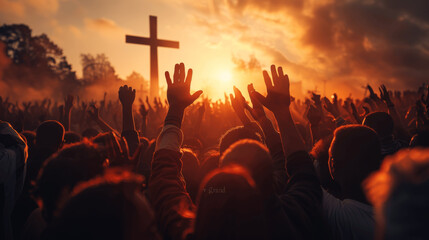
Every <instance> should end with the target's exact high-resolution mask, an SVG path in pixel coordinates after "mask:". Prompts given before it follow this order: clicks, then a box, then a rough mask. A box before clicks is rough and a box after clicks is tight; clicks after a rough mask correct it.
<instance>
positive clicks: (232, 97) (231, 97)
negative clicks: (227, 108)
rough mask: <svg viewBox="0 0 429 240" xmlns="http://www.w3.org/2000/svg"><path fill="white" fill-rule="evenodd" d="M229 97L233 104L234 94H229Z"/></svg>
mask: <svg viewBox="0 0 429 240" xmlns="http://www.w3.org/2000/svg"><path fill="white" fill-rule="evenodd" d="M229 99H230V100H231V103H232V104H234V103H235V98H234V95H232V93H230V94H229Z"/></svg>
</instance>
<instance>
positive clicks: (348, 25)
mask: <svg viewBox="0 0 429 240" xmlns="http://www.w3.org/2000/svg"><path fill="white" fill-rule="evenodd" d="M210 3H211V4H206V5H205V6H204V5H203V4H198V5H196V4H193V3H192V2H187V4H188V6H190V7H193V9H194V13H193V15H194V16H195V20H196V21H195V23H196V24H198V25H199V26H200V27H202V28H204V29H207V33H209V34H213V35H214V36H216V37H217V38H220V39H228V40H230V39H232V41H236V45H235V46H239V48H241V49H245V48H246V49H245V50H246V51H247V52H249V54H253V53H254V54H255V56H256V57H257V58H258V59H259V60H260V61H261V63H262V65H265V66H266V65H269V64H271V63H275V64H280V65H285V66H287V67H288V68H289V69H290V71H291V72H292V75H293V76H295V79H296V80H299V81H302V82H303V85H304V86H305V87H306V88H307V89H314V88H315V87H316V85H318V86H319V89H320V88H321V87H320V86H322V85H324V84H323V82H326V86H327V88H328V92H327V93H329V92H330V91H339V92H342V93H343V95H348V94H349V92H353V93H355V94H356V93H359V92H360V93H362V90H361V89H360V87H361V85H365V84H366V83H371V84H375V85H376V84H380V83H385V84H386V85H387V86H388V87H390V88H393V89H406V88H408V89H409V88H415V87H417V86H420V85H421V83H422V82H425V81H427V76H428V75H429V68H428V67H427V66H428V64H429V35H428V29H429V15H428V14H427V12H428V11H429V9H428V4H427V1H426V0H417V1H413V2H412V3H411V2H407V1H402V0H373V1H360V0H350V1H340V0H326V1H316V0H299V1H298V0H296V1H282V0H266V1H258V0H239V1H210ZM249 46H250V47H249ZM239 50H240V49H234V51H239ZM255 51H257V52H255ZM233 53H234V52H233ZM270 61H271V62H270Z"/></svg>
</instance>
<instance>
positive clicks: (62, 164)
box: [35, 140, 106, 222]
mask: <svg viewBox="0 0 429 240" xmlns="http://www.w3.org/2000/svg"><path fill="white" fill-rule="evenodd" d="M105 166H106V158H105V157H104V156H103V154H102V153H101V152H100V149H99V148H98V146H97V145H95V144H93V143H92V142H90V141H89V140H84V141H82V142H80V143H76V144H70V145H67V146H65V147H64V148H63V149H61V150H60V151H59V152H57V153H55V154H54V155H52V156H51V157H50V158H49V159H48V160H47V161H46V162H45V165H44V166H43V168H42V169H41V171H40V173H39V176H38V179H37V185H36V192H35V194H36V196H37V198H39V199H40V203H41V205H42V213H43V216H44V218H45V219H46V220H47V221H48V222H49V221H51V220H52V219H53V218H54V216H55V215H57V214H58V211H59V210H60V209H61V206H62V204H63V203H64V202H65V200H67V199H68V197H69V194H70V192H71V191H72V189H73V187H74V186H75V185H76V184H78V183H79V182H82V181H87V180H89V179H91V178H93V177H95V176H97V175H99V174H101V173H102V172H103V170H104V168H105Z"/></svg>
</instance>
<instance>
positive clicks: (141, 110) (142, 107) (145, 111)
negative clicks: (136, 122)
mask: <svg viewBox="0 0 429 240" xmlns="http://www.w3.org/2000/svg"><path fill="white" fill-rule="evenodd" d="M139 102H140V108H139V113H140V115H141V116H142V117H146V116H147V115H148V113H149V108H146V107H145V105H144V103H143V100H142V99H141V98H139Z"/></svg>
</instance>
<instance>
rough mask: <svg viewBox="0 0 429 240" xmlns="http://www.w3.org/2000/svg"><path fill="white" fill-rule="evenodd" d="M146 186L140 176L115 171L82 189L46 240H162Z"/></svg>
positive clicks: (71, 200) (61, 212) (52, 227)
mask: <svg viewBox="0 0 429 240" xmlns="http://www.w3.org/2000/svg"><path fill="white" fill-rule="evenodd" d="M142 183H143V178H142V177H141V176H139V175H135V174H132V173H130V172H126V171H122V170H116V169H111V170H109V171H107V173H106V174H104V175H103V176H101V177H98V178H95V179H93V180H90V181H88V182H85V183H82V184H80V185H78V186H77V187H76V188H75V190H74V191H73V197H72V198H71V199H70V200H69V201H68V202H67V203H66V204H65V205H64V207H63V209H62V210H61V211H60V213H59V215H58V218H56V219H55V221H54V222H53V223H52V225H51V226H49V227H48V229H47V231H46V233H45V239H64V240H67V239H70V240H72V239H73V240H74V239H88V240H89V239H105V240H109V239H112V240H118V239H123V240H138V239H161V238H160V237H159V234H158V232H157V229H156V224H155V220H154V215H153V213H152V209H151V207H150V204H149V203H148V201H147V200H146V198H145V197H144V196H143V194H142V193H141V186H142Z"/></svg>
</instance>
